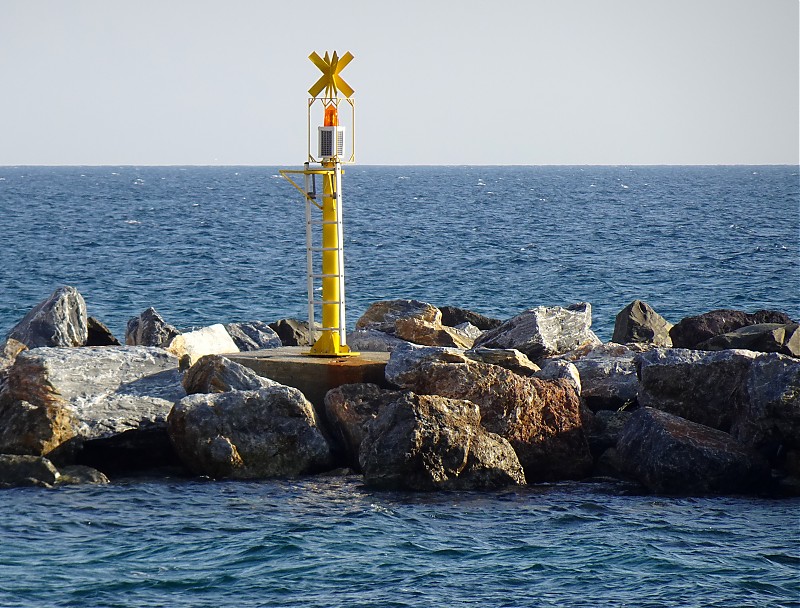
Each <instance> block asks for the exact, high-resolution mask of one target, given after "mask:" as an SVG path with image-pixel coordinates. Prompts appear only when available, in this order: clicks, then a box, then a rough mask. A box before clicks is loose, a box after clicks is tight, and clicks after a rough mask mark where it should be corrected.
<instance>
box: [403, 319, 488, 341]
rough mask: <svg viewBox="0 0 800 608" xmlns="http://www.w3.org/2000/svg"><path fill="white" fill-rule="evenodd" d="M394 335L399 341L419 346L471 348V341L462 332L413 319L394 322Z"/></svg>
mask: <svg viewBox="0 0 800 608" xmlns="http://www.w3.org/2000/svg"><path fill="white" fill-rule="evenodd" d="M394 335H395V336H396V337H398V338H400V339H401V340H406V341H408V342H413V343H414V344H421V345H423V346H448V347H453V348H464V349H466V348H471V347H472V343H473V340H472V338H470V337H469V336H467V335H466V334H465V333H464V332H459V331H458V330H456V329H454V328H452V327H446V326H444V325H442V324H441V323H439V324H435V323H431V322H428V321H423V320H422V319H418V318H415V317H408V318H402V319H398V320H397V321H396V322H395V327H394Z"/></svg>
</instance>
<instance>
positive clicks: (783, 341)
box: [696, 323, 800, 357]
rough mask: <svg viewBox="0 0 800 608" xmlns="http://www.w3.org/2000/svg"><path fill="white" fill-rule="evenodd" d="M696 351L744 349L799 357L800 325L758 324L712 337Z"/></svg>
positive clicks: (698, 346)
mask: <svg viewBox="0 0 800 608" xmlns="http://www.w3.org/2000/svg"><path fill="white" fill-rule="evenodd" d="M696 348H697V349H698V350H730V349H746V350H753V351H757V352H762V353H780V354H782V355H788V356H790V357H800V325H798V324H797V323H788V324H784V325H781V324H779V323H759V324H757V325H747V326H745V327H740V328H739V329H737V330H734V331H732V332H729V333H727V334H720V335H719V336H714V337H713V338H710V339H709V340H706V341H705V342H701V343H700V344H698V345H697V347H696Z"/></svg>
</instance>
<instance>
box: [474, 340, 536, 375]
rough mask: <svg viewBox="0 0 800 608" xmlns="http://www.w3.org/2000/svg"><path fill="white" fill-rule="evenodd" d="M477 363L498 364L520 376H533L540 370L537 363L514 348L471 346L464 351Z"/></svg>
mask: <svg viewBox="0 0 800 608" xmlns="http://www.w3.org/2000/svg"><path fill="white" fill-rule="evenodd" d="M464 354H465V355H466V356H467V357H468V358H469V359H472V360H473V361H477V362H478V363H489V364H490V365H498V366H500V367H504V368H506V369H507V370H509V371H512V372H514V373H515V374H518V375H520V376H533V375H534V374H536V373H537V372H539V371H541V369H540V368H539V366H538V365H536V364H535V363H533V362H532V361H531V360H530V359H528V357H526V356H525V355H523V354H522V353H521V352H519V351H518V350H516V349H515V348H482V347H479V348H473V349H471V350H468V351H467V352H466V353H464Z"/></svg>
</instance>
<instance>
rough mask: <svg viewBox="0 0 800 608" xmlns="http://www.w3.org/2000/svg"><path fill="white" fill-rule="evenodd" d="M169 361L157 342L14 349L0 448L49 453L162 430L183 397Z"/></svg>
mask: <svg viewBox="0 0 800 608" xmlns="http://www.w3.org/2000/svg"><path fill="white" fill-rule="evenodd" d="M177 364H178V362H177V359H176V358H175V357H173V356H172V355H170V354H169V353H167V352H166V351H164V350H163V349H160V348H153V347H145V346H137V347H126V346H103V347H86V348H36V349H33V350H28V351H24V352H22V353H20V354H19V355H18V356H17V359H16V361H15V362H14V365H13V366H12V367H11V368H10V369H9V374H8V382H7V385H6V388H5V390H4V392H3V394H2V398H0V402H2V408H0V412H2V413H1V414H0V416H1V418H0V428H3V431H2V433H1V434H0V439H1V440H2V444H1V445H0V452H5V451H7V448H9V449H13V450H17V451H20V448H19V446H27V447H26V449H25V451H28V453H31V454H34V455H43V454H50V453H52V452H53V451H54V450H56V449H57V448H60V447H61V446H64V445H66V444H68V443H69V444H72V446H73V447H75V446H76V444H78V445H80V444H84V443H85V442H88V441H92V440H100V439H104V438H110V437H113V436H115V435H119V434H121V433H125V432H133V433H137V432H146V431H149V430H160V431H161V432H164V431H165V429H166V417H167V414H168V413H169V411H170V409H171V408H172V405H173V404H174V403H175V401H177V400H179V399H180V398H181V397H183V396H184V395H185V392H184V390H183V387H182V386H181V375H180V372H179V371H178V369H177Z"/></svg>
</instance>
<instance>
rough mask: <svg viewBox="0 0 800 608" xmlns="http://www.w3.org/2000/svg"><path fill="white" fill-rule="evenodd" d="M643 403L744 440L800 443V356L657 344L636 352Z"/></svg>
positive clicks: (769, 446) (766, 445)
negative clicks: (657, 347) (708, 349)
mask: <svg viewBox="0 0 800 608" xmlns="http://www.w3.org/2000/svg"><path fill="white" fill-rule="evenodd" d="M636 365H637V368H638V373H639V377H640V390H639V403H640V404H642V405H648V406H650V407H653V408H657V409H660V410H664V411H666V412H670V413H672V414H675V415H678V416H682V417H683V418H687V419H689V420H692V421H694V422H698V423H700V424H705V425H706V426H711V427H713V428H716V429H719V430H722V431H726V432H730V433H731V434H732V435H733V436H734V437H735V438H736V439H737V440H739V441H741V442H742V443H744V444H746V445H748V446H752V447H756V448H759V449H764V450H765V451H769V450H772V451H776V450H777V451H781V450H785V449H787V448H792V447H795V446H798V447H800V361H798V360H797V359H795V358H793V357H787V356H785V355H779V354H777V353H756V352H753V351H749V350H723V351H692V350H684V349H672V350H661V349H657V350H654V351H650V352H647V353H642V354H640V355H637V357H636Z"/></svg>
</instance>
